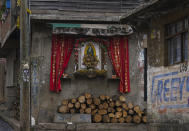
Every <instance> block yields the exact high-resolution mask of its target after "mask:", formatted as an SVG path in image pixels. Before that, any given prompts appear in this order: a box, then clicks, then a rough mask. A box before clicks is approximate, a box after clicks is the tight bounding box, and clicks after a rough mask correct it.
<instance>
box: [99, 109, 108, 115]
mask: <svg viewBox="0 0 189 131" xmlns="http://www.w3.org/2000/svg"><path fill="white" fill-rule="evenodd" d="M107 113H108V112H107V110H104V109H102V110H98V114H100V115H106V114H107Z"/></svg>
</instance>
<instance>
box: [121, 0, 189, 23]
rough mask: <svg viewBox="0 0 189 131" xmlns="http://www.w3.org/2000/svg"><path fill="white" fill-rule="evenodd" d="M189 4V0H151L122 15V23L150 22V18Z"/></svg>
mask: <svg viewBox="0 0 189 131" xmlns="http://www.w3.org/2000/svg"><path fill="white" fill-rule="evenodd" d="M188 5H189V0H151V1H150V2H147V3H145V4H143V5H141V6H139V7H138V8H136V9H134V10H133V11H131V12H129V13H126V14H124V15H123V16H122V17H121V19H120V20H121V23H134V22H148V20H149V19H151V18H155V17H157V16H160V15H165V14H168V13H170V12H173V11H174V10H176V9H178V8H184V7H186V6H188Z"/></svg>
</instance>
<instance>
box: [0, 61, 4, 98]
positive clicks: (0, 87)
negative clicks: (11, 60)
mask: <svg viewBox="0 0 189 131" xmlns="http://www.w3.org/2000/svg"><path fill="white" fill-rule="evenodd" d="M4 89H5V60H4V59H0V102H3V101H4V98H5V96H4Z"/></svg>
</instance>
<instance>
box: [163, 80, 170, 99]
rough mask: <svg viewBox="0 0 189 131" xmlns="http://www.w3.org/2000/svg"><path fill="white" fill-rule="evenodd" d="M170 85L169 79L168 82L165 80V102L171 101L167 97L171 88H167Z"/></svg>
mask: <svg viewBox="0 0 189 131" xmlns="http://www.w3.org/2000/svg"><path fill="white" fill-rule="evenodd" d="M168 83H169V79H168V80H165V82H164V93H163V99H164V101H166V102H168V101H169V98H168V97H167V96H166V95H167V93H168V92H169V88H167V84H168Z"/></svg>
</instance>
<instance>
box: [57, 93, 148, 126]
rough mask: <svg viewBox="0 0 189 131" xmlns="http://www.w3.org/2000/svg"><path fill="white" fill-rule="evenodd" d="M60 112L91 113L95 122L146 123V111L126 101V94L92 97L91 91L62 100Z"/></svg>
mask: <svg viewBox="0 0 189 131" xmlns="http://www.w3.org/2000/svg"><path fill="white" fill-rule="evenodd" d="M58 112H59V113H63V114H66V113H71V114H74V113H80V114H91V115H92V122H95V123H131V122H134V123H137V124H139V123H142V122H143V123H146V122H147V119H146V111H145V110H143V111H142V110H141V109H140V107H139V106H137V105H136V106H134V105H133V104H132V103H131V102H128V103H126V98H125V97H124V96H122V95H121V96H119V98H117V99H112V98H111V97H109V96H106V95H100V96H99V97H92V95H91V94H90V93H85V94H84V95H82V96H80V97H78V98H73V99H69V100H68V99H64V100H62V103H61V106H60V107H59V108H58Z"/></svg>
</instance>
